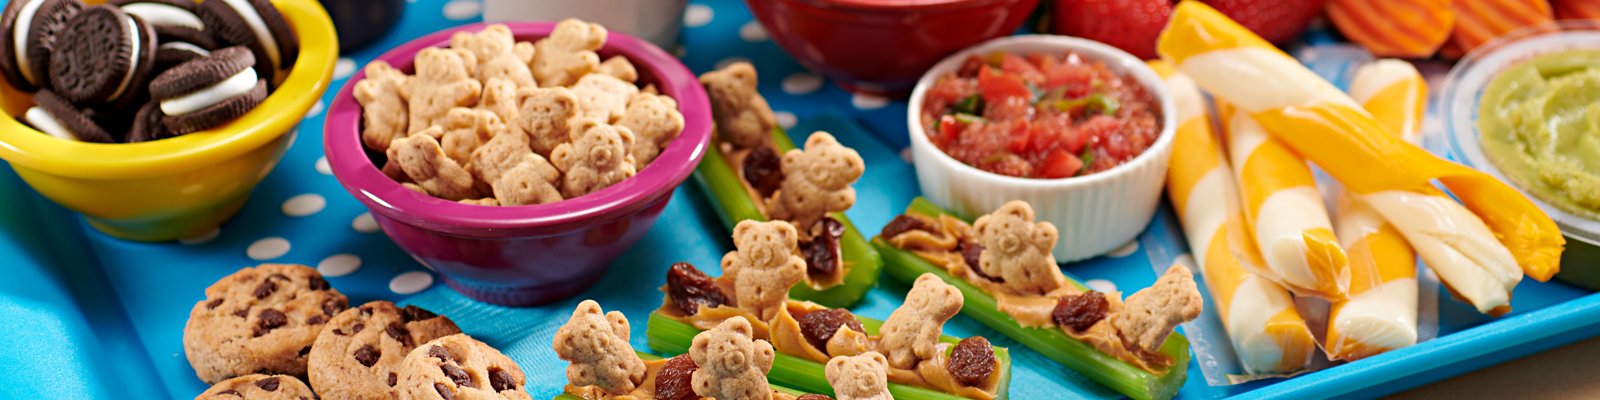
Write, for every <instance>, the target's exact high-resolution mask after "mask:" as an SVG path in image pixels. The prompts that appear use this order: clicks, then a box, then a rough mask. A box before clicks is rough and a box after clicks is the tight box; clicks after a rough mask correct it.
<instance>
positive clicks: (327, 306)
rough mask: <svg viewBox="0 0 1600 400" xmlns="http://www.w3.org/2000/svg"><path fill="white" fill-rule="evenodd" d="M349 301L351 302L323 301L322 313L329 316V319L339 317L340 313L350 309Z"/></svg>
mask: <svg viewBox="0 0 1600 400" xmlns="http://www.w3.org/2000/svg"><path fill="white" fill-rule="evenodd" d="M348 301H349V300H345V299H328V300H323V301H322V313H323V314H328V317H330V318H331V317H333V316H335V315H339V312H340V311H344V309H345V308H346V307H349V303H348Z"/></svg>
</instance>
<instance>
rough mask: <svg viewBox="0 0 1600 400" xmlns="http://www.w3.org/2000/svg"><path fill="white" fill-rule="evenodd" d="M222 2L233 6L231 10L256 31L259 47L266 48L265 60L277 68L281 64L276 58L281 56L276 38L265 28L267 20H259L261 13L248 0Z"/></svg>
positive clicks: (273, 67) (225, 0)
mask: <svg viewBox="0 0 1600 400" xmlns="http://www.w3.org/2000/svg"><path fill="white" fill-rule="evenodd" d="M222 2H223V3H228V6H229V7H233V11H237V12H238V13H239V16H240V17H243V19H244V24H245V25H249V26H250V30H251V31H254V32H255V33H256V40H259V41H261V49H262V50H266V52H267V61H271V62H272V69H278V66H280V65H283V64H281V63H279V60H278V58H279V57H281V56H279V55H278V39H277V38H274V37H272V31H271V30H268V29H267V22H266V21H263V20H261V14H260V13H257V12H256V8H255V7H254V6H251V5H250V0H222Z"/></svg>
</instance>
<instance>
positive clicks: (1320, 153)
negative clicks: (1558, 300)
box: [1157, 1, 1566, 314]
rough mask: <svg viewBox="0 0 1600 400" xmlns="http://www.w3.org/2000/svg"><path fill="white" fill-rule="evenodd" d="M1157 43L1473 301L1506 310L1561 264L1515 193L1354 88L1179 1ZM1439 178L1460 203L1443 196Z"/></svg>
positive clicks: (1559, 244) (1540, 222) (1540, 224)
mask: <svg viewBox="0 0 1600 400" xmlns="http://www.w3.org/2000/svg"><path fill="white" fill-rule="evenodd" d="M1157 48H1158V51H1159V52H1160V53H1161V55H1162V57H1163V58H1164V59H1166V60H1169V61H1170V62H1173V63H1174V65H1176V67H1177V69H1178V70H1179V71H1182V72H1184V73H1185V74H1187V75H1189V76H1190V77H1191V78H1192V79H1194V81H1195V82H1196V84H1198V85H1199V86H1200V87H1202V88H1204V89H1206V90H1208V91H1210V92H1211V93H1212V94H1213V95H1215V96H1217V97H1218V98H1222V99H1226V100H1227V101H1229V102H1230V103H1232V104H1234V105H1236V106H1238V107H1239V109H1240V112H1243V113H1247V114H1249V115H1250V116H1251V117H1252V119H1254V120H1255V121H1256V122H1258V123H1260V124H1261V125H1262V126H1263V127H1265V128H1266V130H1267V132H1269V133H1270V134H1271V135H1273V137H1275V138H1277V139H1279V140H1281V141H1282V142H1283V143H1284V144H1285V145H1288V146H1289V147H1290V148H1291V149H1294V150H1295V151H1296V152H1297V153H1299V154H1300V155H1302V156H1304V157H1305V158H1306V159H1308V160H1311V161H1312V162H1315V163H1317V165H1319V166H1321V167H1322V168H1323V170H1325V171H1327V172H1328V173H1329V174H1330V175H1332V176H1333V177H1334V178H1337V179H1338V180H1339V181H1340V182H1341V183H1343V184H1344V185H1345V187H1347V188H1349V190H1350V191H1352V192H1354V193H1356V194H1360V195H1362V196H1364V200H1366V201H1367V202H1368V203H1369V204H1371V205H1372V207H1373V208H1374V209H1375V210H1377V211H1378V213H1379V214H1382V215H1383V217H1384V218H1385V219H1387V220H1388V221H1389V222H1390V223H1392V224H1394V225H1395V227H1396V228H1398V229H1399V230H1400V231H1401V233H1402V234H1404V235H1405V236H1406V238H1407V239H1408V240H1410V241H1411V244H1412V246H1414V247H1416V249H1417V251H1418V253H1421V254H1422V256H1423V259H1424V260H1425V261H1427V262H1428V264H1429V266H1431V267H1432V268H1434V271H1435V272H1438V274H1439V276H1440V278H1441V280H1443V281H1444V282H1445V284H1446V286H1447V287H1448V288H1449V289H1451V291H1452V292H1454V293H1456V294H1457V297H1458V298H1462V299H1464V300H1466V301H1467V302H1469V303H1472V304H1473V305H1474V306H1475V307H1477V308H1478V310H1479V311H1482V312H1485V313H1491V314H1499V313H1503V312H1505V311H1509V299H1510V291H1511V288H1512V287H1515V286H1516V284H1517V282H1519V281H1520V280H1521V275H1522V274H1524V273H1525V274H1527V275H1528V276H1530V277H1533V278H1534V279H1537V280H1540V281H1544V280H1548V279H1550V277H1551V276H1552V275H1554V274H1555V273H1556V272H1557V271H1559V270H1560V262H1561V261H1560V258H1561V251H1562V249H1563V246H1564V244H1565V243H1566V241H1565V239H1563V238H1562V237H1561V232H1560V231H1559V230H1558V229H1557V228H1556V225H1555V222H1554V221H1551V220H1550V217H1549V216H1546V215H1545V214H1544V213H1543V212H1542V211H1539V209H1538V208H1537V207H1535V206H1534V205H1533V203H1532V202H1530V201H1528V199H1527V198H1526V197H1523V196H1522V194H1521V193H1518V192H1517V191H1516V190H1514V189H1512V188H1511V187H1509V186H1506V185H1505V184H1504V183H1501V182H1500V181H1498V180H1495V179H1494V178H1493V177H1490V176H1489V175H1486V174H1483V173H1481V172H1478V171H1475V170H1473V169H1471V168H1467V167H1464V166H1461V165H1458V164H1454V163H1451V162H1448V161H1445V160H1442V159H1439V158H1438V157H1435V156H1433V155H1432V154H1429V153H1428V152H1427V151H1426V150H1423V149H1421V148H1419V147H1416V146H1414V145H1410V144H1407V143H1405V142H1403V141H1401V139H1400V138H1398V137H1396V136H1395V135H1390V134H1388V133H1387V132H1386V128H1384V127H1383V126H1382V125H1380V124H1379V123H1378V122H1377V121H1375V120H1374V119H1373V117H1372V115H1371V114H1368V113H1367V112H1366V111H1363V110H1362V109H1361V107H1360V106H1359V105H1358V104H1356V102H1355V100H1353V99H1351V98H1350V96H1348V95H1346V94H1344V93H1343V92H1340V91H1339V90H1338V89H1337V88H1335V87H1333V85H1331V84H1329V83H1328V82H1327V81H1325V80H1323V79H1322V78H1321V77H1318V76H1317V75H1316V74H1314V73H1312V72H1311V71H1310V70H1308V69H1306V68H1305V67H1304V66H1302V65H1300V64H1299V63H1298V62H1296V61H1295V60H1294V59H1293V58H1290V57H1289V56H1288V55H1287V54H1284V53H1283V52H1282V51H1279V50H1278V49H1277V48H1274V47H1272V45H1271V44H1268V43H1267V42H1265V41H1263V40H1261V38H1260V37H1257V36H1255V35H1254V34H1252V33H1250V31H1248V30H1246V29H1244V28H1243V27H1241V26H1239V24H1237V23H1235V22H1233V21H1232V20H1229V19H1228V17H1226V16H1223V15H1222V14H1221V13H1218V12H1217V11H1216V10H1214V9H1212V8H1210V7H1208V6H1206V5H1204V4H1201V3H1199V2H1196V1H1185V2H1183V3H1182V4H1179V5H1178V7H1177V8H1176V9H1175V10H1174V12H1173V17H1172V22H1171V23H1170V24H1169V25H1168V26H1167V29H1166V30H1165V31H1163V32H1162V33H1161V38H1160V41H1159V43H1158V44H1157ZM1435 179H1437V180H1438V181H1439V183H1441V184H1443V185H1444V186H1445V187H1447V188H1449V189H1450V191H1451V192H1452V193H1453V194H1454V195H1455V196H1456V197H1458V198H1460V199H1461V203H1460V204H1456V203H1454V202H1447V201H1440V200H1441V199H1443V198H1442V197H1440V196H1435V195H1434V194H1435V193H1438V192H1437V191H1436V190H1433V189H1432V187H1431V182H1432V181H1433V180H1435ZM1430 254H1432V255H1431V256H1430ZM1435 260H1440V261H1445V260H1448V261H1450V262H1436V261H1435ZM1519 267H1520V268H1519Z"/></svg>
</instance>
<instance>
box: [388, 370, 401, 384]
mask: <svg viewBox="0 0 1600 400" xmlns="http://www.w3.org/2000/svg"><path fill="white" fill-rule="evenodd" d="M396 383H400V375H399V374H396V373H393V372H390V373H389V387H394V384H396Z"/></svg>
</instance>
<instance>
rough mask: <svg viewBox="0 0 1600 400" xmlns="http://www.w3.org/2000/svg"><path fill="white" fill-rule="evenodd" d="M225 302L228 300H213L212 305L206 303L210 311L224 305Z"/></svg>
mask: <svg viewBox="0 0 1600 400" xmlns="http://www.w3.org/2000/svg"><path fill="white" fill-rule="evenodd" d="M223 300H227V299H216V300H212V301H211V302H210V303H206V309H207V310H210V309H215V308H217V306H220V305H222V301H223Z"/></svg>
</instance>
